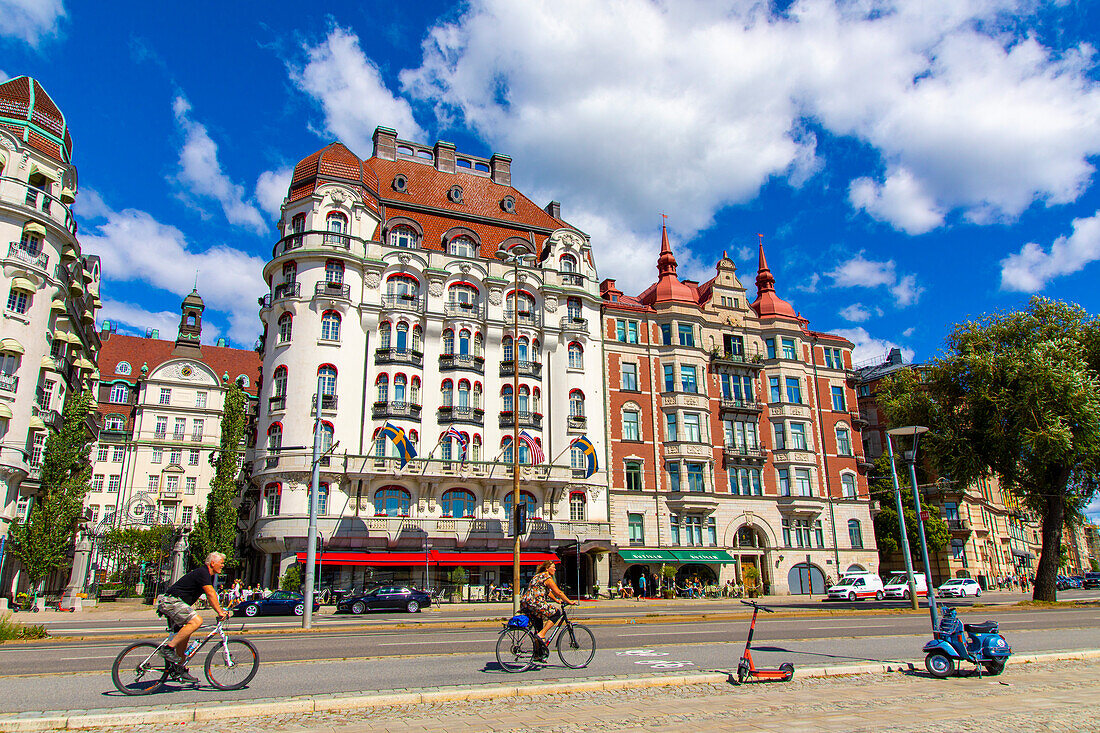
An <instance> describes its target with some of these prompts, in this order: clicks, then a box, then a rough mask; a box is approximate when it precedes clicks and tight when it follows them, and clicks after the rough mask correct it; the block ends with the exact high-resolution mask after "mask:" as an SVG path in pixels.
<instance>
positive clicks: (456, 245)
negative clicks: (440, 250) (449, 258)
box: [447, 237, 477, 257]
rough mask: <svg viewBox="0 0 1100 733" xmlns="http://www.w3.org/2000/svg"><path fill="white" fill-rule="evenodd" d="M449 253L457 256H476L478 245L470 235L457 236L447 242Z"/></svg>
mask: <svg viewBox="0 0 1100 733" xmlns="http://www.w3.org/2000/svg"><path fill="white" fill-rule="evenodd" d="M447 254H449V255H453V256H455V257H476V256H477V245H476V244H474V240H472V239H470V238H469V237H455V238H454V239H452V240H451V241H450V242H447Z"/></svg>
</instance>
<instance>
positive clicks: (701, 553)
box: [672, 550, 737, 565]
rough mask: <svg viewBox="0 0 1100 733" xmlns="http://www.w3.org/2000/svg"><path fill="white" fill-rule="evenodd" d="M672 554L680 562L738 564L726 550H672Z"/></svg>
mask: <svg viewBox="0 0 1100 733" xmlns="http://www.w3.org/2000/svg"><path fill="white" fill-rule="evenodd" d="M672 554H673V555H674V556H675V557H676V559H677V560H679V561H680V562H708V563H721V564H727V565H728V564H732V563H735V562H737V561H736V560H735V559H734V558H733V556H732V555H730V554H729V553H728V552H726V551H725V550H672Z"/></svg>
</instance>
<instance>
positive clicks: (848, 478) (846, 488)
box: [840, 473, 856, 499]
mask: <svg viewBox="0 0 1100 733" xmlns="http://www.w3.org/2000/svg"><path fill="white" fill-rule="evenodd" d="M840 487H841V493H843V495H844V498H845V499H854V498H856V477H855V476H853V475H852V474H850V473H844V474H841V476H840Z"/></svg>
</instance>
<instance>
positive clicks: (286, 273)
mask: <svg viewBox="0 0 1100 733" xmlns="http://www.w3.org/2000/svg"><path fill="white" fill-rule="evenodd" d="M297 277H298V265H297V263H295V262H294V260H291V261H290V262H284V263H283V282H285V283H292V282H294V280H295V278H297Z"/></svg>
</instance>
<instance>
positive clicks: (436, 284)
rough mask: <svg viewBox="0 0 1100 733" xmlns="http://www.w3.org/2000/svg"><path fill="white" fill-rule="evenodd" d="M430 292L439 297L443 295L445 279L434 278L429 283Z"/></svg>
mask: <svg viewBox="0 0 1100 733" xmlns="http://www.w3.org/2000/svg"><path fill="white" fill-rule="evenodd" d="M428 292H429V293H430V294H432V295H433V296H435V297H437V298H438V297H439V296H440V295H443V281H442V280H432V281H431V282H430V283H428Z"/></svg>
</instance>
